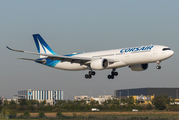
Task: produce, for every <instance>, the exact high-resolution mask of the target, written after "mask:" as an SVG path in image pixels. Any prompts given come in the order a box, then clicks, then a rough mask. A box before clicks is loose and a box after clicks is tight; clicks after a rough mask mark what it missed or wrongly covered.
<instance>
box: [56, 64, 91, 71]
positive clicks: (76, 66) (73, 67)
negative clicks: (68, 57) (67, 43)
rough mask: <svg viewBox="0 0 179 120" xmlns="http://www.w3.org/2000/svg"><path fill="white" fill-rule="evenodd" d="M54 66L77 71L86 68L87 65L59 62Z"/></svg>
mask: <svg viewBox="0 0 179 120" xmlns="http://www.w3.org/2000/svg"><path fill="white" fill-rule="evenodd" d="M55 68H57V69H62V70H69V71H78V70H85V69H87V66H85V65H80V64H78V63H70V62H60V63H58V64H57V65H56V66H55Z"/></svg>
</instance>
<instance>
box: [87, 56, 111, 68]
mask: <svg viewBox="0 0 179 120" xmlns="http://www.w3.org/2000/svg"><path fill="white" fill-rule="evenodd" d="M108 65H109V62H108V60H107V59H105V58H103V59H96V60H92V61H91V64H90V66H91V68H92V69H93V70H103V69H106V68H108Z"/></svg>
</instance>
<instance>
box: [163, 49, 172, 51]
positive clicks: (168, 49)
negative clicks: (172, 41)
mask: <svg viewBox="0 0 179 120" xmlns="http://www.w3.org/2000/svg"><path fill="white" fill-rule="evenodd" d="M162 50H163V51H165V50H171V49H170V48H163V49H162Z"/></svg>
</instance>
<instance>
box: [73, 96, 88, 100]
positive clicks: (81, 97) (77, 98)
mask: <svg viewBox="0 0 179 120" xmlns="http://www.w3.org/2000/svg"><path fill="white" fill-rule="evenodd" d="M74 100H75V101H81V100H89V101H90V100H91V98H90V97H89V96H87V95H81V96H75V98H74Z"/></svg>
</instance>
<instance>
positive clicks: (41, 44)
mask: <svg viewBox="0 0 179 120" xmlns="http://www.w3.org/2000/svg"><path fill="white" fill-rule="evenodd" d="M33 38H34V41H35V44H36V47H37V51H38V53H45V54H52V55H57V54H56V53H55V52H54V51H53V50H52V49H51V48H50V47H49V45H48V44H47V43H46V42H45V41H44V39H43V38H42V37H41V36H40V35H39V34H33ZM44 57H45V56H42V55H40V58H44Z"/></svg>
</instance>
